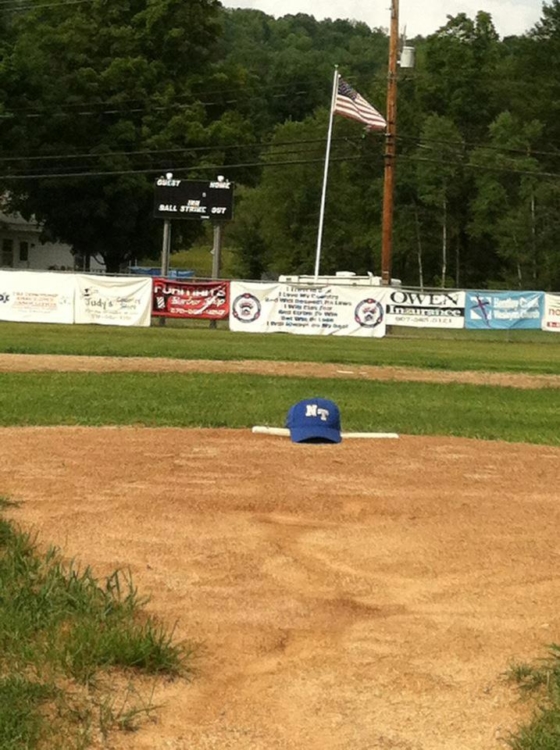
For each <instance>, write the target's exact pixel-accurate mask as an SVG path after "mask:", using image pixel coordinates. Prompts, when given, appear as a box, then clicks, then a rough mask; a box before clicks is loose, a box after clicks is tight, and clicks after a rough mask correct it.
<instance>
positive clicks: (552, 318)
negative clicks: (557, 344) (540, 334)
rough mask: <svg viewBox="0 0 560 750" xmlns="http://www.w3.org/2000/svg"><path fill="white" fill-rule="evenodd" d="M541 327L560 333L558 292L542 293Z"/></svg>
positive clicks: (559, 295)
mask: <svg viewBox="0 0 560 750" xmlns="http://www.w3.org/2000/svg"><path fill="white" fill-rule="evenodd" d="M542 329H543V331H554V332H555V333H560V294H545V295H544V310H543V317H542Z"/></svg>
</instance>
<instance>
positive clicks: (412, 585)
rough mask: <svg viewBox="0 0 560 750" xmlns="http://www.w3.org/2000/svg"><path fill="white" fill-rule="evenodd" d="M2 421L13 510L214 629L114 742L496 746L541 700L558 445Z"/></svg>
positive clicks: (551, 627) (445, 749)
mask: <svg viewBox="0 0 560 750" xmlns="http://www.w3.org/2000/svg"><path fill="white" fill-rule="evenodd" d="M12 361H13V360H12ZM59 364H60V363H59ZM339 369H340V368H339ZM348 369H351V368H348ZM0 441H1V445H2V452H1V459H0V494H3V495H7V496H9V497H11V498H12V499H15V500H20V501H22V505H21V507H20V508H17V509H13V510H10V515H11V516H12V517H13V518H14V519H15V520H17V521H18V522H20V523H21V524H23V525H24V526H25V527H26V528H33V529H34V530H36V531H37V532H38V533H39V538H40V539H41V540H42V541H44V542H45V543H46V544H47V543H54V544H56V545H58V546H60V547H61V548H62V550H63V551H64V553H65V555H67V556H68V557H75V558H77V559H78V560H81V561H83V562H84V564H91V565H92V566H93V568H94V570H95V572H96V573H97V574H98V575H104V574H107V573H109V572H111V571H113V570H114V569H115V567H118V566H122V567H125V568H130V569H131V571H132V573H133V577H134V580H135V583H136V584H137V585H138V587H139V589H140V592H141V593H142V594H146V595H149V596H151V602H150V603H149V605H148V609H149V610H150V611H151V612H154V613H157V615H158V616H160V617H161V618H163V620H164V621H165V622H166V623H167V624H168V625H169V626H170V627H171V626H173V624H174V623H177V631H176V633H177V636H178V637H179V638H193V639H196V640H199V641H203V642H204V648H203V649H202V650H201V652H200V656H199V659H198V670H199V671H198V675H197V676H196V678H195V679H194V680H193V681H192V682H191V683H186V682H184V681H181V680H178V681H174V682H169V683H163V684H159V685H158V686H157V688H156V692H155V694H154V701H155V702H156V703H162V704H163V707H162V709H161V710H160V711H159V714H158V719H157V722H156V723H148V724H147V725H146V726H145V727H144V728H143V729H142V730H141V731H140V732H138V733H137V734H134V735H126V734H125V735H120V736H118V737H116V738H114V739H113V740H112V741H111V743H110V745H108V747H111V748H114V750H164V749H165V750H187V748H188V750H208V749H209V748H215V749H219V750H228V749H231V750H284V749H285V750H288V748H289V749H290V750H293V749H296V750H300V749H301V750H335V749H336V750H377V749H379V750H386V749H388V748H391V749H394V750H494V749H495V750H498V748H503V747H504V744H503V738H504V737H507V735H508V732H509V731H511V730H513V729H514V728H515V726H516V723H517V722H518V721H519V720H520V719H521V718H523V717H524V716H525V715H526V713H527V707H526V706H524V705H523V704H520V703H519V701H518V699H517V695H516V693H515V691H514V690H513V689H512V688H511V687H510V686H508V685H507V684H505V683H504V680H503V678H502V675H503V672H504V670H506V669H507V668H508V666H509V665H510V664H511V662H512V661H513V660H521V659H533V658H537V657H540V656H542V655H544V650H545V647H546V645H547V644H549V643H550V642H552V641H554V640H556V641H557V640H558V632H559V630H560V612H559V610H558V606H557V601H558V597H557V592H558V587H557V577H558V561H559V558H558V537H557V529H558V528H559V525H560V504H559V503H558V493H557V484H558V466H559V465H560V449H558V448H553V447H537V446H530V445H521V444H513V445H512V444H503V443H497V442H496V443H490V442H483V441H475V440H463V439H437V438H417V437H407V436H404V437H402V438H401V439H400V440H397V441H354V442H351V441H345V442H343V443H342V444H341V445H338V446H333V445H294V444H292V443H291V442H290V441H289V440H288V439H282V438H271V437H263V436H258V435H252V434H251V433H250V432H249V431H248V430H226V429H223V430H192V429H190V430H181V429H167V428H166V429H147V428H114V427H113V428H110V427H107V428H100V429H95V428H78V427H64V428H0ZM148 689H149V685H146V690H148Z"/></svg>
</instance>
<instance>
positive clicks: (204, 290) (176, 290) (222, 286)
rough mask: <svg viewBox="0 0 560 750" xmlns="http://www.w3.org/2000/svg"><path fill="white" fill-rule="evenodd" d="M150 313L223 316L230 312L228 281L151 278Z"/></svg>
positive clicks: (159, 314)
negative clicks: (152, 281)
mask: <svg viewBox="0 0 560 750" xmlns="http://www.w3.org/2000/svg"><path fill="white" fill-rule="evenodd" d="M152 315H154V316H159V317H166V318H206V319H207V320H223V319H225V318H227V317H228V316H229V281H184V282H183V281H173V280H170V279H159V278H158V279H154V285H153V299H152Z"/></svg>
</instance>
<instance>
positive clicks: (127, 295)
mask: <svg viewBox="0 0 560 750" xmlns="http://www.w3.org/2000/svg"><path fill="white" fill-rule="evenodd" d="M76 284H77V291H76V305H75V313H74V322H75V323H97V324H99V325H105V326H149V325H150V315H151V307H152V279H151V278H130V277H118V276H87V275H85V274H78V275H77V276H76Z"/></svg>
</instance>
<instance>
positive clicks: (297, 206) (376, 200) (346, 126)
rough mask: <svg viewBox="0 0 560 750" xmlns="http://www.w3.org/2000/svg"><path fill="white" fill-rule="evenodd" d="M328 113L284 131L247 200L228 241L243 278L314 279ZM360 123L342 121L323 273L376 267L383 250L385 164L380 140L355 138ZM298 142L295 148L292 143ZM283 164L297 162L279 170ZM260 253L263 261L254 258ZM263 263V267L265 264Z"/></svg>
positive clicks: (335, 139)
mask: <svg viewBox="0 0 560 750" xmlns="http://www.w3.org/2000/svg"><path fill="white" fill-rule="evenodd" d="M327 126H328V111H326V110H323V109H321V110H318V112H317V114H316V115H315V117H313V118H308V119H306V120H305V121H304V122H301V123H295V122H287V123H285V124H284V125H280V126H278V128H277V129H276V131H275V135H274V138H273V139H272V144H271V146H270V148H269V149H268V151H267V153H266V155H265V160H266V161H268V163H269V166H267V167H265V168H264V170H263V177H262V180H261V182H260V184H259V186H258V187H256V188H254V189H252V190H250V191H248V192H247V194H246V196H245V197H244V199H243V201H242V202H241V204H240V206H239V208H238V211H237V218H236V226H235V227H232V231H231V232H230V233H229V236H230V237H231V238H232V240H233V241H234V242H235V244H236V252H237V256H238V262H239V263H240V269H242V270H243V275H245V274H246V273H249V272H253V273H254V271H255V270H256V271H258V272H259V273H262V272H263V271H268V272H273V273H285V274H310V273H313V270H314V265H315V258H316V250H317V235H318V226H319V212H320V203H321V191H322V179H323V166H324V158H325V146H326V136H327ZM356 131H358V133H359V132H360V130H359V126H358V125H357V124H356V123H351V122H349V121H345V120H342V118H337V121H336V124H335V128H334V137H333V148H332V151H331V161H330V169H329V179H328V186H327V196H326V210H325V217H324V225H323V230H324V231H323V241H322V248H321V264H320V272H321V273H322V274H329V273H334V272H335V271H340V270H350V271H355V272H357V273H365V272H366V271H371V270H372V269H373V268H374V262H375V261H374V249H376V248H378V247H379V244H380V243H379V235H380V225H381V217H380V211H381V194H382V173H383V164H382V156H381V147H382V140H381V138H380V137H379V135H377V136H376V135H375V134H372V135H368V136H366V137H365V138H364V139H361V138H359V136H358V138H357V139H356V135H357V133H356ZM291 143H293V146H291V145H290V144H291ZM279 161H285V162H291V164H290V165H289V166H288V165H285V166H280V165H276V163H277V162H279ZM256 251H258V254H259V260H257V259H256V258H255V252H256ZM259 264H260V265H259Z"/></svg>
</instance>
